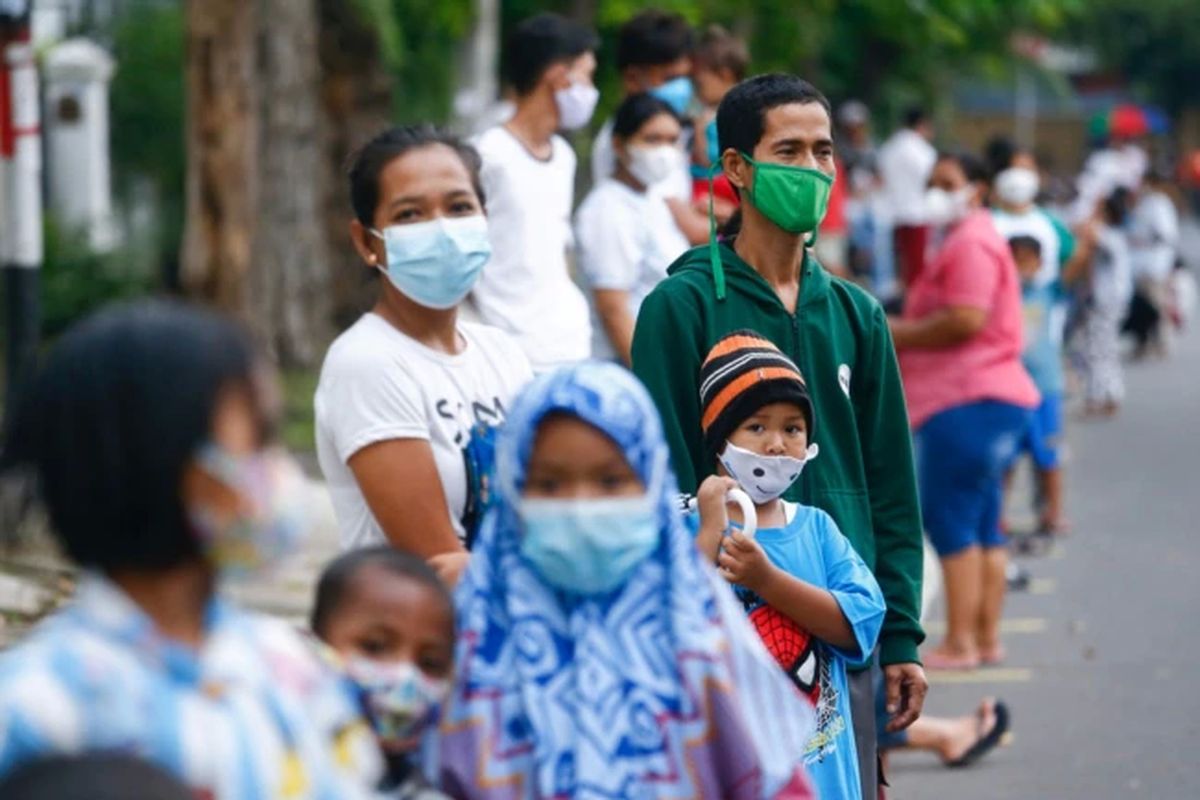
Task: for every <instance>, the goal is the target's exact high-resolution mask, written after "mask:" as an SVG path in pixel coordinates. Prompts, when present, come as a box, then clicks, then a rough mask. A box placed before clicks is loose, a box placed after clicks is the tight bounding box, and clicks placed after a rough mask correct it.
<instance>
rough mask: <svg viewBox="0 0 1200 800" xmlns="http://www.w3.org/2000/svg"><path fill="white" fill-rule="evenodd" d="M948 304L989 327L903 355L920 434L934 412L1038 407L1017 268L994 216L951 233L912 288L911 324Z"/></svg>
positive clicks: (907, 314) (983, 215)
mask: <svg viewBox="0 0 1200 800" xmlns="http://www.w3.org/2000/svg"><path fill="white" fill-rule="evenodd" d="M948 306H970V307H972V308H978V309H982V310H983V311H986V312H987V321H986V322H985V323H984V326H983V328H982V329H981V330H980V331H979V332H978V333H976V334H975V335H974V336H972V337H971V338H970V339H968V340H967V341H965V342H962V343H961V344H957V345H954V346H952V347H938V348H931V347H910V348H905V349H904V350H901V351H900V353H899V356H900V372H901V374H902V376H903V378H904V394H905V396H906V398H907V399H908V414H909V419H910V421H911V424H912V427H913V430H916V429H917V428H920V427H921V426H922V425H924V424H925V422H926V421H927V420H928V419H929V418H930V417H932V416H933V415H934V414H937V413H939V412H942V411H945V410H946V409H949V408H954V407H955V406H961V405H966V404H967V403H975V402H979V401H981V400H997V401H1000V402H1002V403H1012V404H1013V405H1017V406H1023V407H1026V408H1033V407H1034V406H1036V405H1037V404H1038V403H1039V402H1040V397H1039V395H1038V390H1037V387H1035V386H1034V384H1033V380H1032V379H1031V378H1030V377H1029V373H1028V372H1026V371H1025V367H1024V366H1022V365H1021V347H1022V342H1021V336H1022V333H1021V327H1022V317H1021V287H1020V280H1019V278H1018V276H1017V266H1016V264H1015V263H1014V262H1013V259H1012V254H1011V253H1010V252H1009V249H1008V243H1007V242H1006V241H1004V239H1003V238H1001V236H1000V234H999V233H998V232H997V231H996V226H995V224H994V223H993V222H992V218H991V215H990V214H989V213H988V212H987V211H984V210H978V211H974V212H972V213H971V214H969V215H968V216H967V217H966V218H965V219H963V220H962V221H961V222H959V223H958V224H957V225H956V226H955V227H954V228H953V229H951V231H950V233H949V234H948V235H947V236H946V239H945V241H944V242H943V243H942V246H941V247H940V248H938V251H937V253H935V254H934V256H933V259H932V260H931V261H930V262H929V264H927V265H926V267H925V270H924V271H923V272H922V273H921V274H920V275H919V276H917V280H916V282H915V283H914V284H913V285H912V286H911V287H910V288H909V291H908V296H907V297H906V298H905V302H904V318H905V319H920V318H921V317H925V316H928V315H929V314H931V313H933V312H934V311H937V310H938V309H941V308H946V307H948Z"/></svg>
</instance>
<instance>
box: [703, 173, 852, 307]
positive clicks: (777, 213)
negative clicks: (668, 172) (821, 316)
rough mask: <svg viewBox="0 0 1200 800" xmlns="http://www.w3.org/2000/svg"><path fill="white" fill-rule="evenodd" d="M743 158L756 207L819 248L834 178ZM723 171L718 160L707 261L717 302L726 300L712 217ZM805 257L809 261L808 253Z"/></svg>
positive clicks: (711, 175)
mask: <svg viewBox="0 0 1200 800" xmlns="http://www.w3.org/2000/svg"><path fill="white" fill-rule="evenodd" d="M741 156H742V158H744V159H746V161H747V162H749V164H750V165H751V166H752V167H754V179H753V181H752V182H751V184H750V192H749V194H750V202H752V203H753V204H754V207H755V208H757V209H758V210H759V211H761V212H762V214H763V216H765V217H766V218H767V219H769V220H771V221H772V222H774V223H775V224H776V225H778V226H779V227H781V228H783V229H784V230H785V231H790V232H792V233H811V234H812V236H810V237H809V238H808V240H807V243H806V244H807V246H808V247H812V246H813V245H814V244H816V243H817V228H818V227H820V225H821V221H822V220H823V219H825V212H826V210H827V209H828V208H829V191H830V189H831V188H832V187H833V178H831V177H830V176H828V175H826V174H825V173H824V172H821V171H820V170H818V169H810V168H808V167H789V166H786V165H784V164H759V163H758V162H756V161H755V160H754V159H752V158H751V157H750V156H748V155H746V154H745V153H742V154H741ZM723 170H724V167H723V165H722V163H721V161H720V160H719V159H718V160H717V161H714V162H713V165H712V168H711V169H709V171H708V257H709V261H710V262H711V263H712V273H713V284H714V287H715V288H716V293H717V299H718V300H724V299H725V267H724V265H722V263H721V248H720V245H719V244H718V242H717V218H716V215H715V214H714V213H713V178H715V177H716V176H717V175H720V174H721V172H722V171H723ZM804 257H805V259H807V258H808V254H807V250H806V251H805V256H804Z"/></svg>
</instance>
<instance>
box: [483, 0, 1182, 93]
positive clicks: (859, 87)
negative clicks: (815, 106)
mask: <svg viewBox="0 0 1200 800" xmlns="http://www.w3.org/2000/svg"><path fill="white" fill-rule="evenodd" d="M1129 2H1130V3H1133V2H1134V0H1129ZM1179 2H1181V3H1185V2H1188V0H1179ZM651 7H655V8H663V9H668V10H672V11H677V12H679V13H680V14H682V15H683V16H684V17H685V18H687V19H688V20H689V21H690V22H692V23H693V24H697V25H700V24H704V23H709V22H716V23H720V24H722V25H724V26H725V27H727V28H729V29H730V30H733V31H735V32H736V33H739V34H740V35H743V36H745V37H746V39H747V41H748V42H749V44H750V52H751V56H752V58H753V64H752V70H753V71H754V72H765V71H770V70H784V71H790V72H796V73H799V74H801V75H803V76H805V77H807V78H809V79H810V80H812V81H813V82H814V83H816V84H817V86H819V87H820V88H821V89H822V90H824V91H825V92H826V93H827V94H829V95H830V96H832V97H834V98H845V97H850V96H855V97H858V98H861V99H863V100H865V101H867V102H869V103H871V104H872V106H873V107H875V108H876V109H878V110H883V111H885V112H887V111H889V110H890V111H895V110H897V109H899V108H900V107H901V106H903V105H905V104H907V103H910V102H913V101H918V100H924V101H931V100H934V99H936V97H937V96H938V95H939V94H941V93H942V91H943V90H944V89H945V88H946V85H947V83H948V82H949V80H950V78H952V77H953V76H954V75H957V74H961V73H962V72H964V71H967V70H979V69H990V70H992V71H994V70H996V69H997V67H998V65H1000V64H1002V63H1005V62H1008V61H1009V60H1010V50H1009V40H1010V37H1011V35H1012V34H1013V33H1014V32H1016V31H1026V32H1029V31H1032V32H1042V33H1050V32H1053V31H1055V30H1056V29H1058V28H1059V26H1060V25H1062V23H1063V22H1064V20H1065V19H1066V17H1067V15H1068V14H1069V13H1070V12H1071V11H1073V10H1076V9H1081V8H1083V0H807V1H806V2H803V3H797V2H795V0H754V2H751V3H747V2H745V0H660V2H642V1H641V0H594V1H593V2H580V0H552V1H551V2H546V0H540V1H539V0H506V2H505V3H504V20H503V21H504V30H505V31H506V32H507V31H508V30H511V27H512V26H513V25H515V24H516V23H517V22H519V21H520V20H521V19H523V18H524V17H526V16H528V15H530V14H533V13H536V12H538V11H545V10H552V11H558V12H560V13H564V14H569V15H573V16H575V17H576V18H579V19H581V20H582V21H585V22H589V23H591V24H593V25H595V26H596V27H597V29H598V30H599V32H600V34H601V38H602V42H603V44H602V51H601V59H600V62H601V75H600V80H599V83H600V85H601V89H602V90H610V89H611V90H613V91H605V92H604V94H605V97H604V98H603V100H602V103H603V105H602V109H604V108H606V107H608V106H609V104H611V103H613V102H615V100H616V94H617V92H616V91H615V90H616V88H617V84H616V76H615V66H614V65H613V59H612V57H613V55H614V54H615V42H616V32H617V30H618V29H619V28H620V26H621V24H622V23H623V22H624V21H625V20H627V19H629V18H630V17H631V16H633V15H634V14H636V13H638V12H639V11H641V10H643V9H645V8H651Z"/></svg>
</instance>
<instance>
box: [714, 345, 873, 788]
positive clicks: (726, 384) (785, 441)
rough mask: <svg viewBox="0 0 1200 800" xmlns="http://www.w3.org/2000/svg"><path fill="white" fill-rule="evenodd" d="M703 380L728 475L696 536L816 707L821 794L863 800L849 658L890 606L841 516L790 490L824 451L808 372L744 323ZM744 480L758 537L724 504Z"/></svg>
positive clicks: (809, 763) (811, 755) (808, 757)
mask: <svg viewBox="0 0 1200 800" xmlns="http://www.w3.org/2000/svg"><path fill="white" fill-rule="evenodd" d="M700 381H701V385H700V399H701V406H702V423H701V424H702V425H703V427H704V436H705V441H706V443H707V445H708V447H709V449H710V450H711V452H712V453H713V454H714V456H715V457H716V459H717V462H718V472H719V475H717V476H713V477H710V478H709V479H708V480H706V481H705V482H704V483H703V484H702V485H701V487H700V491H699V493H698V497H697V499H698V504H699V507H700V515H701V522H700V528H699V532H698V533H697V545H698V546H699V547H700V549H701V551H702V552H703V553H704V554H705V555H706V556H707V557H709V558H711V559H713V560H714V561H715V562H716V564H717V566H718V567H719V569H720V571H721V574H722V575H723V576H724V577H725V579H726V580H728V581H729V582H730V583H732V584H734V589H735V591H736V593H737V595H738V597H739V598H740V599H741V601H742V603H743V605H744V606H745V608H746V611H747V612H748V613H749V615H750V620H751V622H752V623H753V624H754V627H755V629H756V630H757V631H758V633H759V636H761V637H762V640H763V643H764V644H765V645H766V647H767V650H768V651H769V652H770V653H771V655H773V656H774V657H775V659H776V660H777V661H778V662H779V664H780V666H782V667H783V669H784V671H785V672H787V674H788V675H789V676H790V677H791V679H792V681H793V682H794V683H795V684H796V686H797V687H798V688H799V689H800V690H801V691H802V692H803V693H804V694H805V695H806V696H807V697H808V699H809V700H810V701H811V702H812V703H813V705H814V706H815V708H816V717H817V730H816V732H815V733H814V735H813V737H812V738H811V739H810V740H809V742H808V743H807V744H806V746H805V752H804V762H805V766H806V768H807V769H808V772H809V775H810V776H811V777H812V779H813V782H814V783H815V784H816V786H817V789H818V795H819V796H820V797H836V798H845V800H861V798H862V787H861V784H860V779H859V771H858V756H857V754H856V751H855V746H854V730H853V725H852V724H851V719H850V695H849V690H848V686H847V683H846V666H847V664H861V663H863V662H865V661H867V660H868V659H869V658H870V657H871V653H872V651H873V650H874V649H875V643H876V640H877V639H878V637H879V630H880V628H881V627H882V625H883V617H884V613H885V611H886V606H885V604H884V600H883V593H882V592H881V591H880V589H879V584H877V583H876V582H875V578H874V576H873V575H872V574H871V571H870V570H869V569H867V566H866V564H864V563H863V561H862V559H861V558H859V557H858V555H857V554H856V553H855V552H854V549H853V548H852V547H851V546H850V542H849V541H848V540H847V539H846V537H845V536H843V535H842V533H841V532H840V531H839V530H838V527H837V524H836V523H835V522H834V521H833V518H832V517H830V516H829V515H828V514H827V513H825V512H824V511H821V510H820V509H816V508H811V507H809V506H804V505H796V504H793V503H788V502H785V501H783V500H782V499H781V496H782V495H783V493H784V492H785V491H786V490H787V489H788V487H790V486H791V485H792V484H793V483H794V482H795V481H796V479H797V478H798V477H799V476H800V471H801V470H802V469H803V468H804V466H805V464H806V463H807V462H808V461H810V460H812V459H813V458H815V457H816V455H817V446H816V445H815V444H814V445H812V446H811V447H810V446H809V439H810V436H809V433H810V431H812V429H813V423H814V420H813V418H812V417H813V406H812V403H811V401H810V400H809V396H808V390H807V387H806V385H805V383H804V378H803V377H801V375H800V370H799V369H798V368H797V367H796V365H795V364H794V363H793V362H792V361H791V360H790V359H788V358H787V356H785V355H784V354H783V353H782V352H780V351H779V349H778V348H777V347H775V345H774V344H772V343H771V342H770V341H768V340H766V339H764V338H763V337H761V336H759V335H758V334H756V333H754V332H752V331H736V332H734V333H731V334H729V335H728V336H726V337H725V338H723V339H721V340H720V341H719V342H717V343H716V345H714V346H713V348H712V350H711V351H710V352H709V354H708V357H707V359H705V362H704V365H703V367H702V368H701V372H700ZM735 486H737V487H740V488H741V489H743V490H744V491H745V492H746V493H747V494H748V495H749V496H750V498H751V500H753V501H754V505H755V508H756V510H757V516H758V532H757V533H756V534H755V535H754V537H753V538H751V537H748V536H746V535H745V534H743V533H742V530H741V527H740V523H741V519H740V515H738V514H737V513H736V512H734V511H732V510H731V509H730V508H728V507H727V506H726V501H725V495H726V493H727V492H728V491H729V489H731V488H733V487H735ZM730 516H733V517H734V519H733V522H734V527H733V528H732V530H730V519H729V517H730ZM872 800H873V799H872Z"/></svg>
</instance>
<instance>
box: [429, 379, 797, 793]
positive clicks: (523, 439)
mask: <svg viewBox="0 0 1200 800" xmlns="http://www.w3.org/2000/svg"><path fill="white" fill-rule="evenodd" d="M551 413H566V414H571V415H574V416H576V417H578V418H579V419H581V420H582V421H584V422H586V423H588V424H590V425H592V426H594V427H595V428H597V429H599V430H600V431H601V432H603V433H604V434H606V435H607V436H608V437H610V438H611V439H612V440H613V441H614V442H616V443H617V445H618V446H619V447H620V449H621V450H622V451H623V452H624V453H625V458H626V460H627V461H628V462H629V464H630V466H631V467H632V468H633V469H634V471H635V472H636V473H637V474H638V476H639V477H640V478H641V480H642V482H643V484H645V486H646V487H647V490H648V491H650V492H652V493H653V494H654V495H655V496H657V497H658V517H659V525H660V530H661V540H660V542H659V544H658V547H657V549H656V550H655V552H654V553H653V554H652V555H650V556H649V557H648V558H647V559H646V560H645V561H644V562H642V563H641V564H640V565H638V566H637V567H636V568H635V569H634V571H633V573H632V574H631V575H630V577H629V579H628V580H627V581H626V583H625V584H624V586H623V587H622V588H620V589H618V590H617V591H615V592H613V593H610V594H607V595H602V596H597V597H581V596H577V595H567V594H565V593H562V592H558V591H556V590H555V589H554V588H553V587H552V586H550V585H549V584H547V583H546V582H544V581H543V580H542V578H541V576H540V575H539V574H538V572H537V571H536V569H534V568H533V567H532V566H531V565H530V564H529V563H528V562H526V561H525V559H524V558H523V557H522V556H521V554H520V552H519V541H520V537H521V523H520V520H519V518H518V516H517V513H516V507H517V502H518V500H519V497H520V493H521V490H522V488H523V484H524V479H525V471H526V467H527V466H528V463H529V457H530V454H531V452H532V450H533V444H534V439H535V436H536V433H537V428H538V425H539V423H540V422H541V421H542V420H543V419H544V418H545V417H546V415H548V414H551ZM496 458H497V475H498V485H499V491H498V493H497V494H498V497H497V500H496V503H495V505H494V506H493V507H492V508H491V509H490V510H489V512H488V516H487V517H486V518H485V520H484V524H483V528H482V530H481V533H480V537H479V541H478V543H477V545H476V548H475V550H474V553H473V556H472V559H471V564H470V567H469V568H468V570H467V573H466V574H465V576H464V578H463V581H462V583H461V585H460V587H459V590H458V594H457V606H458V609H457V610H458V616H459V625H460V638H459V642H458V646H457V653H456V660H457V666H456V670H457V673H456V685H455V689H454V693H453V695H452V697H451V699H450V701H449V703H448V704H447V708H446V713H445V715H444V718H443V722H442V727H441V736H440V742H439V747H438V752H439V755H438V761H439V772H440V778H441V780H442V784H443V788H444V789H445V790H446V791H448V792H449V793H451V794H452V795H454V796H455V797H467V798H489V799H490V798H522V799H523V798H535V797H537V798H559V797H587V798H649V797H672V798H675V797H679V798H699V797H704V798H722V799H723V800H724V799H726V798H729V799H731V800H741V799H743V798H744V799H745V800H760V798H767V797H809V796H811V795H810V794H809V793H808V789H807V782H806V780H805V778H804V775H803V770H802V767H801V766H800V764H801V757H802V753H803V747H804V742H805V741H806V739H807V737H808V735H809V733H810V732H811V729H812V728H811V726H812V712H811V710H810V709H809V707H808V704H807V703H805V702H804V701H803V699H802V698H800V697H799V695H798V694H796V692H795V690H794V689H793V688H792V686H791V684H790V683H789V682H788V681H787V679H786V677H785V676H784V674H783V673H782V672H781V671H780V670H779V669H778V667H777V666H776V665H775V663H774V662H773V661H772V660H771V659H770V657H769V656H768V655H767V654H766V651H765V650H763V648H762V645H761V643H760V642H759V640H758V638H757V637H756V636H755V635H754V633H753V631H751V630H750V628H749V627H748V625H747V623H746V621H745V619H744V616H743V614H742V612H741V610H740V609H739V608H738V607H737V606H736V602H735V601H734V599H733V595H732V593H731V592H730V590H729V588H728V587H727V586H726V585H725V584H724V583H723V582H722V581H720V579H719V578H718V577H717V576H716V574H715V572H714V571H713V570H712V569H710V568H708V567H707V566H705V565H704V564H702V562H701V558H700V555H699V553H698V551H697V550H696V548H695V546H694V545H693V543H692V540H691V537H690V536H689V535H688V533H687V532H686V531H685V530H684V527H683V524H682V521H681V519H680V517H679V512H678V510H677V491H678V490H677V488H676V485H675V480H674V478H673V476H672V475H671V473H670V470H669V467H668V459H669V455H668V451H667V445H666V442H665V441H664V439H663V434H662V424H661V421H660V420H659V416H658V413H657V411H656V410H655V408H654V405H653V403H652V402H651V400H650V397H649V395H648V394H647V392H646V390H645V389H644V388H643V387H642V385H641V384H640V383H638V382H637V380H636V379H635V378H634V377H633V376H632V375H631V374H630V373H629V372H627V371H626V370H624V369H621V368H620V367H617V366H614V365H611V364H599V363H594V362H593V363H585V364H580V365H576V366H572V367H567V368H564V369H561V370H559V371H557V372H553V373H550V374H548V375H543V376H542V377H540V378H539V379H537V380H536V381H534V383H532V384H531V385H530V386H529V387H528V388H527V389H526V390H525V391H524V392H523V393H522V394H521V395H520V396H519V397H518V398H517V400H516V402H515V403H514V405H513V407H512V409H511V410H510V413H509V415H508V420H507V422H506V424H505V427H504V428H503V430H502V431H501V433H500V438H499V440H498V442H497V453H496Z"/></svg>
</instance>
